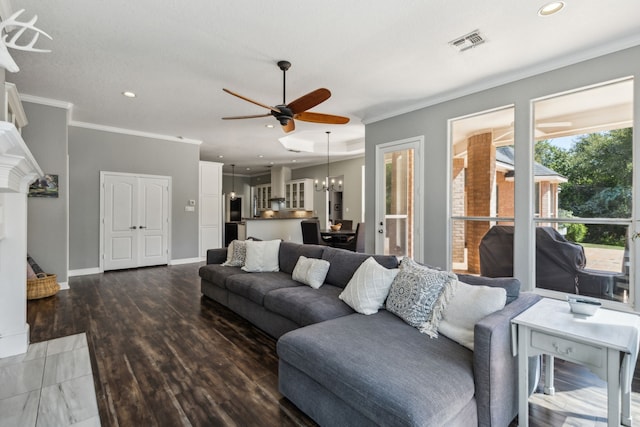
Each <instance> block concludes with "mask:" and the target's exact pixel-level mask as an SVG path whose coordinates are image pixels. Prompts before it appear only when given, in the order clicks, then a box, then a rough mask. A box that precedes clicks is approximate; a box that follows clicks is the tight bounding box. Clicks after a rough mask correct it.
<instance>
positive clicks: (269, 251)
mask: <svg viewBox="0 0 640 427" xmlns="http://www.w3.org/2000/svg"><path fill="white" fill-rule="evenodd" d="M246 246H247V256H246V258H245V260H244V266H242V269H243V270H244V271H248V272H249V273H259V272H265V271H280V262H279V260H278V253H279V252H280V240H268V241H258V242H254V241H252V240H247V241H246Z"/></svg>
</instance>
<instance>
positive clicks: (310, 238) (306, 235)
mask: <svg viewBox="0 0 640 427" xmlns="http://www.w3.org/2000/svg"><path fill="white" fill-rule="evenodd" d="M300 226H301V227H302V243H304V244H311V245H327V242H326V241H325V240H324V239H323V238H322V235H321V234H320V221H318V220H317V219H307V220H304V221H301V222H300Z"/></svg>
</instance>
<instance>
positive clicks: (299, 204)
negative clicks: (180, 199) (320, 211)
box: [284, 178, 313, 211]
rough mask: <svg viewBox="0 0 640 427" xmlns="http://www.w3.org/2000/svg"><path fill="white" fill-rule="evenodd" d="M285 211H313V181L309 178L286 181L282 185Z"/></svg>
mask: <svg viewBox="0 0 640 427" xmlns="http://www.w3.org/2000/svg"><path fill="white" fill-rule="evenodd" d="M284 193H285V195H284V198H285V202H284V203H285V208H286V209H297V210H305V211H312V210H313V180H312V179H310V178H305V179H296V180H292V181H287V182H286V183H285V184H284Z"/></svg>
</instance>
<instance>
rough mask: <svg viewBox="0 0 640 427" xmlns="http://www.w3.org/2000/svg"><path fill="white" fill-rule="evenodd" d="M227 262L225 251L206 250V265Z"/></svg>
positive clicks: (222, 249) (224, 249)
mask: <svg viewBox="0 0 640 427" xmlns="http://www.w3.org/2000/svg"><path fill="white" fill-rule="evenodd" d="M226 260H227V249H226V248H219V249H208V250H207V264H222V263H223V262H225V261H226Z"/></svg>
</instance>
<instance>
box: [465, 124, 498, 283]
mask: <svg viewBox="0 0 640 427" xmlns="http://www.w3.org/2000/svg"><path fill="white" fill-rule="evenodd" d="M492 139H493V135H492V133H491V132H487V133H483V134H480V135H474V136H471V137H470V138H469V140H468V145H467V215H468V216H492V215H494V214H495V209H493V205H494V202H495V198H494V197H493V192H494V182H495V181H494V180H495V175H496V150H495V147H494V146H493V142H492ZM490 227H491V223H490V222H489V221H469V222H468V224H467V249H468V250H467V270H468V271H469V273H472V274H479V273H480V253H479V251H478V247H479V245H480V241H481V240H482V237H483V236H484V235H485V234H486V233H487V231H489V228H490Z"/></svg>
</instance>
